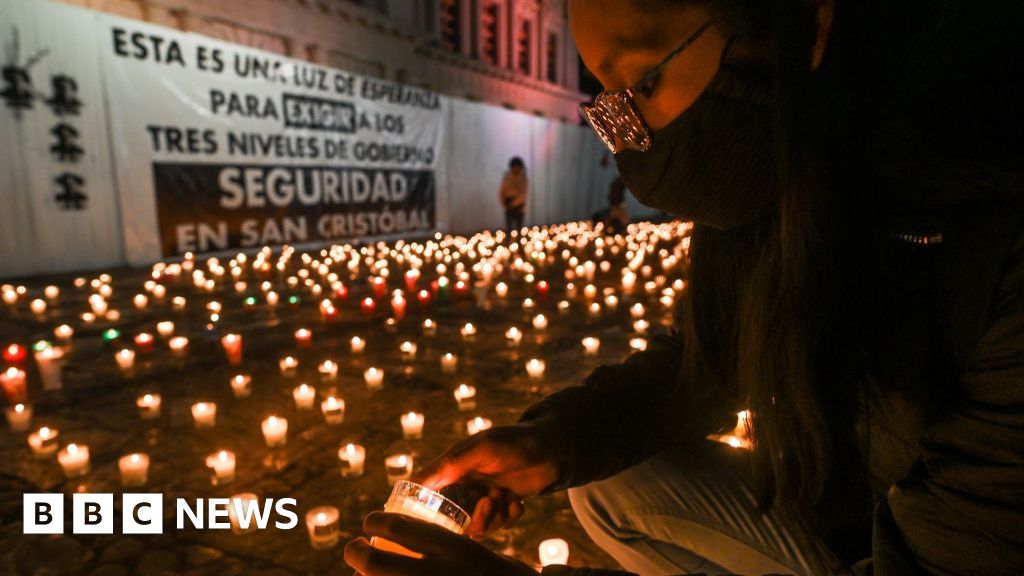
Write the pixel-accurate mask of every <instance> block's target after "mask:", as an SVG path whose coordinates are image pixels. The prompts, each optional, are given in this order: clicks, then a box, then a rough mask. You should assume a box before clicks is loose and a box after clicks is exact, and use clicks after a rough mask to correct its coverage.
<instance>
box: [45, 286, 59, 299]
mask: <svg viewBox="0 0 1024 576" xmlns="http://www.w3.org/2000/svg"><path fill="white" fill-rule="evenodd" d="M43 296H46V299H47V300H49V301H51V302H52V301H54V300H56V299H57V297H58V296H60V288H58V287H56V286H54V285H52V284H51V285H49V286H47V287H46V288H45V289H44V290H43Z"/></svg>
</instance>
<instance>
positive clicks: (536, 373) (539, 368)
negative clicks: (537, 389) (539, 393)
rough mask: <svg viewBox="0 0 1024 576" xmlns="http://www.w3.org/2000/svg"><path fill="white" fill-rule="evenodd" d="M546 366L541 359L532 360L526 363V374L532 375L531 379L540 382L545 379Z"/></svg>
mask: <svg viewBox="0 0 1024 576" xmlns="http://www.w3.org/2000/svg"><path fill="white" fill-rule="evenodd" d="M545 367H546V365H545V364H544V361H543V360H541V359H539V358H531V359H530V360H529V361H528V362H527V363H526V373H527V374H529V375H530V378H533V379H534V380H539V379H540V378H543V377H544V368H545Z"/></svg>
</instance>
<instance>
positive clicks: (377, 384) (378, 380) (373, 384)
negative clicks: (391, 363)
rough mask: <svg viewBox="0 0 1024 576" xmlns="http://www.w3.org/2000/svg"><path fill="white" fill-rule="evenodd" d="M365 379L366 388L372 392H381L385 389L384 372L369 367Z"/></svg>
mask: <svg viewBox="0 0 1024 576" xmlns="http://www.w3.org/2000/svg"><path fill="white" fill-rule="evenodd" d="M363 378H364V379H365V380H366V387H367V388H369V389H370V390H380V389H381V388H382V387H384V371H383V370H381V369H379V368H376V367H373V366H371V367H369V368H367V369H366V371H365V372H363Z"/></svg>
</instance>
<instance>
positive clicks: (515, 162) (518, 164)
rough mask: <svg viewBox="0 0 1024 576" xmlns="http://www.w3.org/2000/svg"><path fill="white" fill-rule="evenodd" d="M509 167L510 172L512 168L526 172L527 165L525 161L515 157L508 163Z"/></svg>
mask: <svg viewBox="0 0 1024 576" xmlns="http://www.w3.org/2000/svg"><path fill="white" fill-rule="evenodd" d="M508 167H509V169H510V170H511V169H512V168H522V169H523V170H526V164H524V163H523V159H522V158H520V157H519V156H513V157H512V159H511V160H509V161H508Z"/></svg>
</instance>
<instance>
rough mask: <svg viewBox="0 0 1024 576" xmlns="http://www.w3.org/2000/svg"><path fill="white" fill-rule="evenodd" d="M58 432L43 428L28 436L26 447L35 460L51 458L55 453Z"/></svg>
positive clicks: (53, 429) (54, 429)
mask: <svg viewBox="0 0 1024 576" xmlns="http://www.w3.org/2000/svg"><path fill="white" fill-rule="evenodd" d="M59 436H60V431H59V430H57V429H56V428H48V427H46V426H43V427H42V428H40V429H39V430H37V431H35V432H33V433H31V434H29V435H28V446H29V448H31V449H32V454H33V455H35V457H36V458H39V459H42V458H46V457H48V456H53V454H54V452H56V451H57V438H58V437H59Z"/></svg>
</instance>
